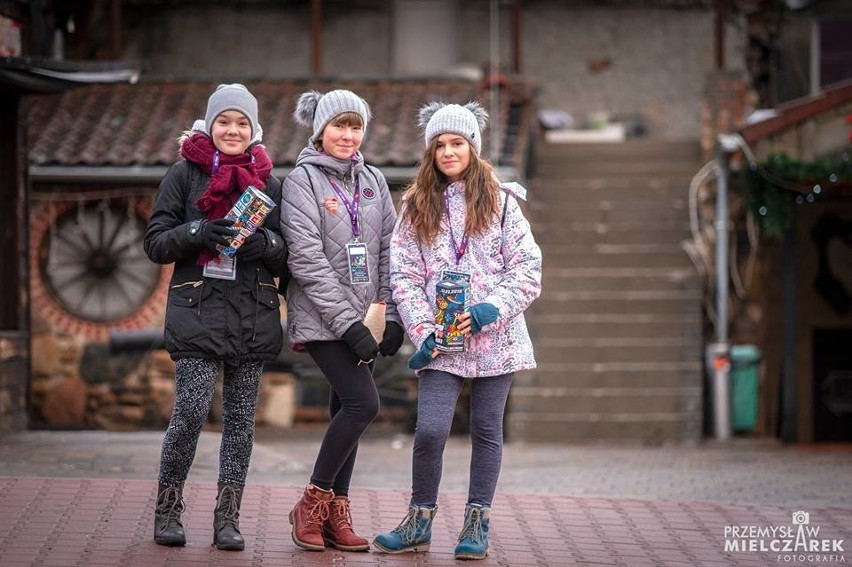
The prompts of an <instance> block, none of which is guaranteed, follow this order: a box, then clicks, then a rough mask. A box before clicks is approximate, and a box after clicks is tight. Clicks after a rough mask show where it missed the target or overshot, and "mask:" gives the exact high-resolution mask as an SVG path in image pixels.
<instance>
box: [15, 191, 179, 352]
mask: <svg viewBox="0 0 852 567" xmlns="http://www.w3.org/2000/svg"><path fill="white" fill-rule="evenodd" d="M147 217H148V207H147V206H146V205H145V204H144V203H143V202H141V201H138V200H137V199H135V198H133V197H123V198H114V199H103V200H98V201H84V200H81V201H77V202H61V203H53V202H48V203H44V204H41V206H39V207H38V210H37V212H36V213H35V214H34V215H33V230H32V241H31V253H32V261H31V286H32V294H33V306H34V308H35V309H36V310H38V312H39V313H41V314H42V315H43V316H44V317H45V318H46V319H47V321H48V322H49V323H50V324H51V325H53V326H55V327H57V328H58V329H61V330H63V331H66V332H69V333H72V334H82V335H85V336H88V337H90V338H106V336H107V335H108V333H109V331H110V330H112V329H132V328H139V327H142V326H144V325H146V324H147V323H150V322H151V321H152V320H153V319H154V317H155V316H156V315H157V314H159V313H160V312H161V311H162V309H163V305H164V303H165V301H164V300H165V293H166V289H167V285H168V277H169V275H170V274H169V273H168V272H169V270H165V269H163V268H162V267H161V266H158V265H156V264H153V263H152V262H151V261H150V260H149V259H148V257H147V256H146V255H145V252H144V250H143V248H142V241H143V237H144V234H145V226H146V224H147Z"/></svg>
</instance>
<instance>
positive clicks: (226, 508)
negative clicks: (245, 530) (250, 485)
mask: <svg viewBox="0 0 852 567" xmlns="http://www.w3.org/2000/svg"><path fill="white" fill-rule="evenodd" d="M242 500H243V487H242V486H237V485H235V484H226V483H222V482H220V483H219V494H218V496H216V509H215V510H213V545H215V546H216V547H217V549H224V550H228V551H242V550H243V549H245V547H246V542H245V540H244V539H243V536H242V534H241V533H240V504H241V503H242Z"/></svg>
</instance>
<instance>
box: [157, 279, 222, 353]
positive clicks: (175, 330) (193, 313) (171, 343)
mask: <svg viewBox="0 0 852 567" xmlns="http://www.w3.org/2000/svg"><path fill="white" fill-rule="evenodd" d="M212 291H213V288H212V286H211V285H206V284H205V282H204V280H197V281H188V282H183V283H179V284H175V285H173V286H172V287H171V288H170V289H169V300H168V307H167V309H166V325H165V339H166V348H167V349H168V350H169V351H173V350H176V351H206V350H210V348H211V345H210V344H208V343H209V336H210V331H211V329H210V322H209V321H207V322H205V321H204V320H203V319H202V318H203V316H204V301H205V299H207V298H208V297H209V296H210V294H211V292H212Z"/></svg>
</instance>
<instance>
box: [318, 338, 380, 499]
mask: <svg viewBox="0 0 852 567" xmlns="http://www.w3.org/2000/svg"><path fill="white" fill-rule="evenodd" d="M305 347H306V348H307V350H308V354H310V355H311V358H313V359H314V361H315V362H316V363H317V366H319V368H320V370H322V373H323V374H324V375H325V378H326V380H328V383H329V385H330V386H331V393H330V396H329V404H328V409H329V414H330V415H331V422H330V423H329V425H328V429H326V431H325V436H324V437H323V440H322V446H321V447H320V452H319V455H317V460H316V463H315V464H314V472H313V474H312V475H311V484H313V485H315V486H318V487H320V488H322V489H325V490H329V489H331V490H333V491H334V493H335V494H340V495H347V494H349V482H350V481H351V480H352V470H353V469H354V468H355V457H356V455H357V453H358V440H359V439H361V435H362V434H363V433H364V431H366V430H367V427H368V426H369V425H370V423H372V421H373V420H374V419H375V418H376V415H378V413H379V391H378V390H377V389H376V383H375V382H374V381H373V365H372V364H362V365H360V366H359V365H358V358H357V357H356V356H355V353H353V352H352V349H350V348H349V346H348V345H347V344H346V343H345V342H343V341H314V342H310V343H307V344H306V345H305Z"/></svg>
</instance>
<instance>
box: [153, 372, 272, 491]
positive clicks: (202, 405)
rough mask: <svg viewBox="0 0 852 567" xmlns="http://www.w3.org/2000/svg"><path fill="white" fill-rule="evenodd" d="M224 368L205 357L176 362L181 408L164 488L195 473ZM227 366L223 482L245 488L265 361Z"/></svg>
mask: <svg viewBox="0 0 852 567" xmlns="http://www.w3.org/2000/svg"><path fill="white" fill-rule="evenodd" d="M221 364H222V362H220V361H217V360H205V359H202V358H181V359H178V360H176V361H175V383H176V386H175V388H176V394H175V407H174V410H173V411H172V418H171V421H169V428H168V429H167V430H166V435H165V437H164V438H163V451H162V455H161V456H160V475H159V481H160V482H161V483H163V484H168V485H175V484H180V483H182V482H184V481H185V480H186V477H187V475H188V474H189V467H190V466H191V465H192V461H193V459H194V458H195V449H196V447H197V446H198V437H199V436H200V435H201V429H202V427H204V422H205V421H207V414H208V413H210V404H211V402H212V401H213V390H214V388H215V386H216V377H217V376H218V375H219V367H220V365H221ZM224 365H225V379H224V381H223V384H222V386H223V388H222V443H221V445H220V447H219V482H223V483H228V484H234V485H238V486H243V485H244V484H245V483H246V475H247V474H248V467H249V460H250V459H251V449H252V444H253V443H254V414H255V410H256V409H257V394H258V389H259V387H260V376H261V374H262V373H263V362H242V363H240V364H238V365H232V364H230V363H229V362H225V363H224Z"/></svg>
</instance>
